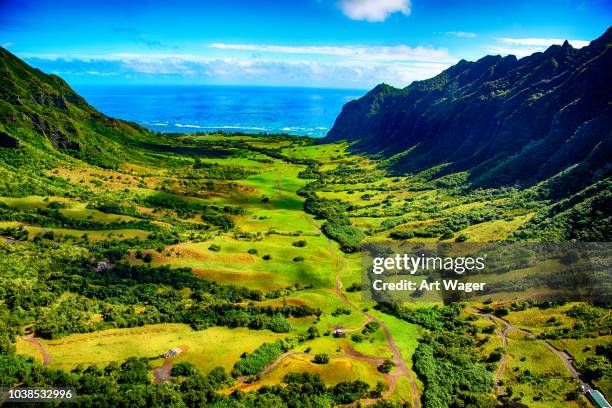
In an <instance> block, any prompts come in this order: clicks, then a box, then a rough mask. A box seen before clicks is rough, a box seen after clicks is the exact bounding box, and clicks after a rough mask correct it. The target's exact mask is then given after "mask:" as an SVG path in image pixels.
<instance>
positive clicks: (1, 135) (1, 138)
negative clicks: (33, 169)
mask: <svg viewBox="0 0 612 408" xmlns="http://www.w3.org/2000/svg"><path fill="white" fill-rule="evenodd" d="M20 146H21V143H20V142H19V139H17V138H14V137H13V136H11V135H9V134H8V133H5V132H2V131H0V147H8V148H17V147H20Z"/></svg>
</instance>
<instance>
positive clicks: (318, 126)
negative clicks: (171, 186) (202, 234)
mask: <svg viewBox="0 0 612 408" xmlns="http://www.w3.org/2000/svg"><path fill="white" fill-rule="evenodd" d="M74 88H75V90H76V91H77V92H78V93H79V94H80V95H82V96H83V97H84V98H85V99H86V100H87V101H88V102H89V103H90V104H91V105H93V106H94V107H95V108H97V109H98V110H100V111H101V112H103V113H105V114H107V115H109V116H112V117H116V118H120V119H124V120H129V121H133V122H136V123H138V124H140V125H142V126H145V127H147V128H149V129H151V130H154V131H158V132H181V133H195V132H204V131H210V130H225V131H228V132H253V133H259V132H270V133H290V134H297V135H308V136H313V137H322V136H325V135H326V134H327V132H328V131H329V129H331V127H332V126H333V124H334V120H335V119H336V116H338V114H339V113H340V111H341V110H342V106H343V105H344V104H345V103H347V102H349V101H350V100H352V99H356V98H359V97H360V96H362V95H363V94H365V92H366V91H362V90H346V89H315V88H280V87H245V86H168V85H81V86H75V87H74Z"/></svg>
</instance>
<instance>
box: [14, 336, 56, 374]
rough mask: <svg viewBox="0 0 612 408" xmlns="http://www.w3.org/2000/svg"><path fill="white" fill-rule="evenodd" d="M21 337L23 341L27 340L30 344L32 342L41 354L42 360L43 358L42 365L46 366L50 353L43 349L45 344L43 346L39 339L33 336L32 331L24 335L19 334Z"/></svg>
mask: <svg viewBox="0 0 612 408" xmlns="http://www.w3.org/2000/svg"><path fill="white" fill-rule="evenodd" d="M21 339H22V340H24V341H27V342H28V343H30V344H33V345H34V346H35V347H36V348H37V349H38V350H40V353H41V354H42V360H43V366H44V367H48V366H49V364H51V355H50V354H49V352H48V351H47V350H46V349H45V346H43V344H42V343H41V342H40V340H39V339H37V338H36V337H34V333H30V334H26V335H25V336H21Z"/></svg>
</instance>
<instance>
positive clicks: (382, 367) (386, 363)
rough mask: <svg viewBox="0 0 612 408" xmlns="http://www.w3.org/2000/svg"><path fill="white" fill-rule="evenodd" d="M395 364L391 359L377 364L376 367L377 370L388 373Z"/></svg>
mask: <svg viewBox="0 0 612 408" xmlns="http://www.w3.org/2000/svg"><path fill="white" fill-rule="evenodd" d="M394 366H395V364H393V361H391V360H385V361H384V362H383V363H382V364H381V365H379V366H378V367H377V369H378V371H380V372H381V373H388V372H389V371H391V369H392V368H393V367H394Z"/></svg>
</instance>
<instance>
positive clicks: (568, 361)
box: [470, 307, 593, 392]
mask: <svg viewBox="0 0 612 408" xmlns="http://www.w3.org/2000/svg"><path fill="white" fill-rule="evenodd" d="M470 309H471V310H472V311H473V312H474V313H476V314H479V315H481V316H483V317H484V318H486V319H487V320H489V321H491V322H493V323H495V322H496V321H497V322H501V323H502V324H503V325H504V330H500V329H499V328H497V329H496V331H498V334H500V333H501V334H500V335H501V337H502V344H503V347H504V356H503V357H502V360H501V362H500V367H499V369H498V370H497V373H496V376H495V379H496V381H497V388H498V392H500V390H501V379H502V376H503V373H504V369H505V367H506V362H507V353H506V347H507V342H508V340H507V336H508V333H510V332H512V331H518V332H521V333H524V334H525V335H527V336H529V337H531V338H533V339H536V340H537V341H539V342H541V343H543V344H544V345H545V346H546V347H547V348H548V349H549V350H551V351H552V352H553V353H555V354H556V355H557V356H558V357H559V358H560V359H561V360H562V361H563V364H565V367H566V368H567V370H568V371H569V372H570V375H571V376H572V378H574V379H575V380H577V381H578V382H579V383H580V385H581V386H582V390H583V392H586V391H588V390H590V389H592V388H593V387H592V385H591V384H589V383H588V382H586V381H584V380H583V379H582V376H581V374H580V372H579V371H578V370H577V369H576V367H575V366H574V358H573V357H572V356H571V355H569V354H568V353H567V352H566V351H565V350H562V349H560V348H558V347H555V346H554V345H553V344H551V343H550V342H548V341H547V340H542V339H537V337H536V335H535V334H533V333H532V332H530V331H529V330H526V329H521V328H519V327H516V326H513V325H512V324H511V323H510V322H509V321H508V320H506V319H504V318H503V317H499V316H494V315H492V314H490V313H485V312H484V311H482V310H481V309H478V308H476V307H472V308H470ZM496 327H497V325H496Z"/></svg>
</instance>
